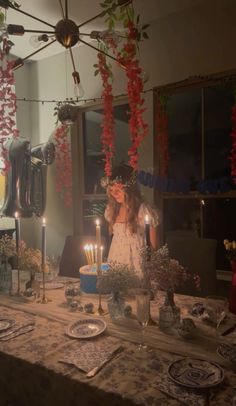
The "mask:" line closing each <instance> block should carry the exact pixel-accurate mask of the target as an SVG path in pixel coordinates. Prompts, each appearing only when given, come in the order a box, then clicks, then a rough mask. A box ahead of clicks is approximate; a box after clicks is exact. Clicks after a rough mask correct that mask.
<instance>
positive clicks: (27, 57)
mask: <svg viewBox="0 0 236 406" xmlns="http://www.w3.org/2000/svg"><path fill="white" fill-rule="evenodd" d="M54 42H56V39H54V40H52V41H51V42H49V43H48V44H46V45H44V46H43V47H41V48H39V49H37V51H34V52H32V53H31V54H30V55H27V56H25V58H19V59H20V60H21V62H22V63H21V65H18V66H16V67H15V68H14V67H13V70H16V69H18V68H20V67H21V66H22V65H23V62H24V61H26V60H27V59H29V58H30V57H31V56H34V55H35V54H37V53H38V52H40V51H42V50H43V49H45V48H47V47H49V45H52V44H53V43H54Z"/></svg>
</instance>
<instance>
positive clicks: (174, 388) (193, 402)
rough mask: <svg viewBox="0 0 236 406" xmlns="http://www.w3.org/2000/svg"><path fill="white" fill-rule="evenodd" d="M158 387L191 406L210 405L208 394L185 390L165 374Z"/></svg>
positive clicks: (157, 384) (157, 383)
mask: <svg viewBox="0 0 236 406" xmlns="http://www.w3.org/2000/svg"><path fill="white" fill-rule="evenodd" d="M156 386H157V388H158V389H159V390H160V391H161V392H164V393H166V394H167V395H169V396H171V397H173V398H175V399H177V400H179V401H180V402H182V403H184V404H186V405H189V406H206V405H207V403H208V399H207V395H208V393H207V392H205V391H204V393H200V392H199V391H194V390H189V389H185V388H184V387H182V386H180V385H176V384H175V383H174V382H173V381H172V380H171V379H170V378H169V377H168V376H167V375H165V374H163V375H162V376H161V380H160V382H156Z"/></svg>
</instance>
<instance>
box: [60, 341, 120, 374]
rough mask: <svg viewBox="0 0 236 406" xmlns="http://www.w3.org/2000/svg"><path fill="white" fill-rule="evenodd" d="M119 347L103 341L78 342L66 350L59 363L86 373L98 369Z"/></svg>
mask: <svg viewBox="0 0 236 406" xmlns="http://www.w3.org/2000/svg"><path fill="white" fill-rule="evenodd" d="M119 347H120V343H114V342H107V341H106V340H103V341H101V342H98V341H95V342H94V341H86V342H81V341H80V342H79V343H76V344H74V345H73V346H70V348H69V349H66V352H65V354H64V355H63V357H62V358H60V359H59V362H63V363H65V364H71V365H74V366H76V367H77V368H78V369H79V370H81V371H84V372H85V373H88V372H89V371H91V369H93V368H96V367H99V366H100V365H101V364H103V363H104V362H105V361H106V360H107V358H110V357H111V356H112V354H113V352H115V351H116V350H118V348H119Z"/></svg>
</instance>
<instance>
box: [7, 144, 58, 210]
mask: <svg viewBox="0 0 236 406" xmlns="http://www.w3.org/2000/svg"><path fill="white" fill-rule="evenodd" d="M5 148H6V149H7V151H8V159H9V162H10V168H9V171H8V173H7V175H6V191H5V201H4V204H3V207H2V213H3V214H5V215H6V216H9V217H13V216H14V215H15V212H18V214H19V216H20V217H31V216H32V215H33V214H36V215H38V216H41V215H42V214H43V212H44V210H45V206H46V180H47V165H50V164H51V163H52V162H53V161H54V158H55V147H54V144H52V143H51V142H48V143H45V144H41V145H38V146H36V147H34V148H32V150H31V148H30V143H29V141H27V140H25V139H19V138H18V139H14V140H11V141H8V142H7V143H6V144H5Z"/></svg>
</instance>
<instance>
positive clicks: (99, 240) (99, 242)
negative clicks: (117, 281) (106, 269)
mask: <svg viewBox="0 0 236 406" xmlns="http://www.w3.org/2000/svg"><path fill="white" fill-rule="evenodd" d="M96 244H97V270H98V272H99V271H100V270H101V264H102V261H101V226H100V221H99V220H98V219H97V220H96Z"/></svg>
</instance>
